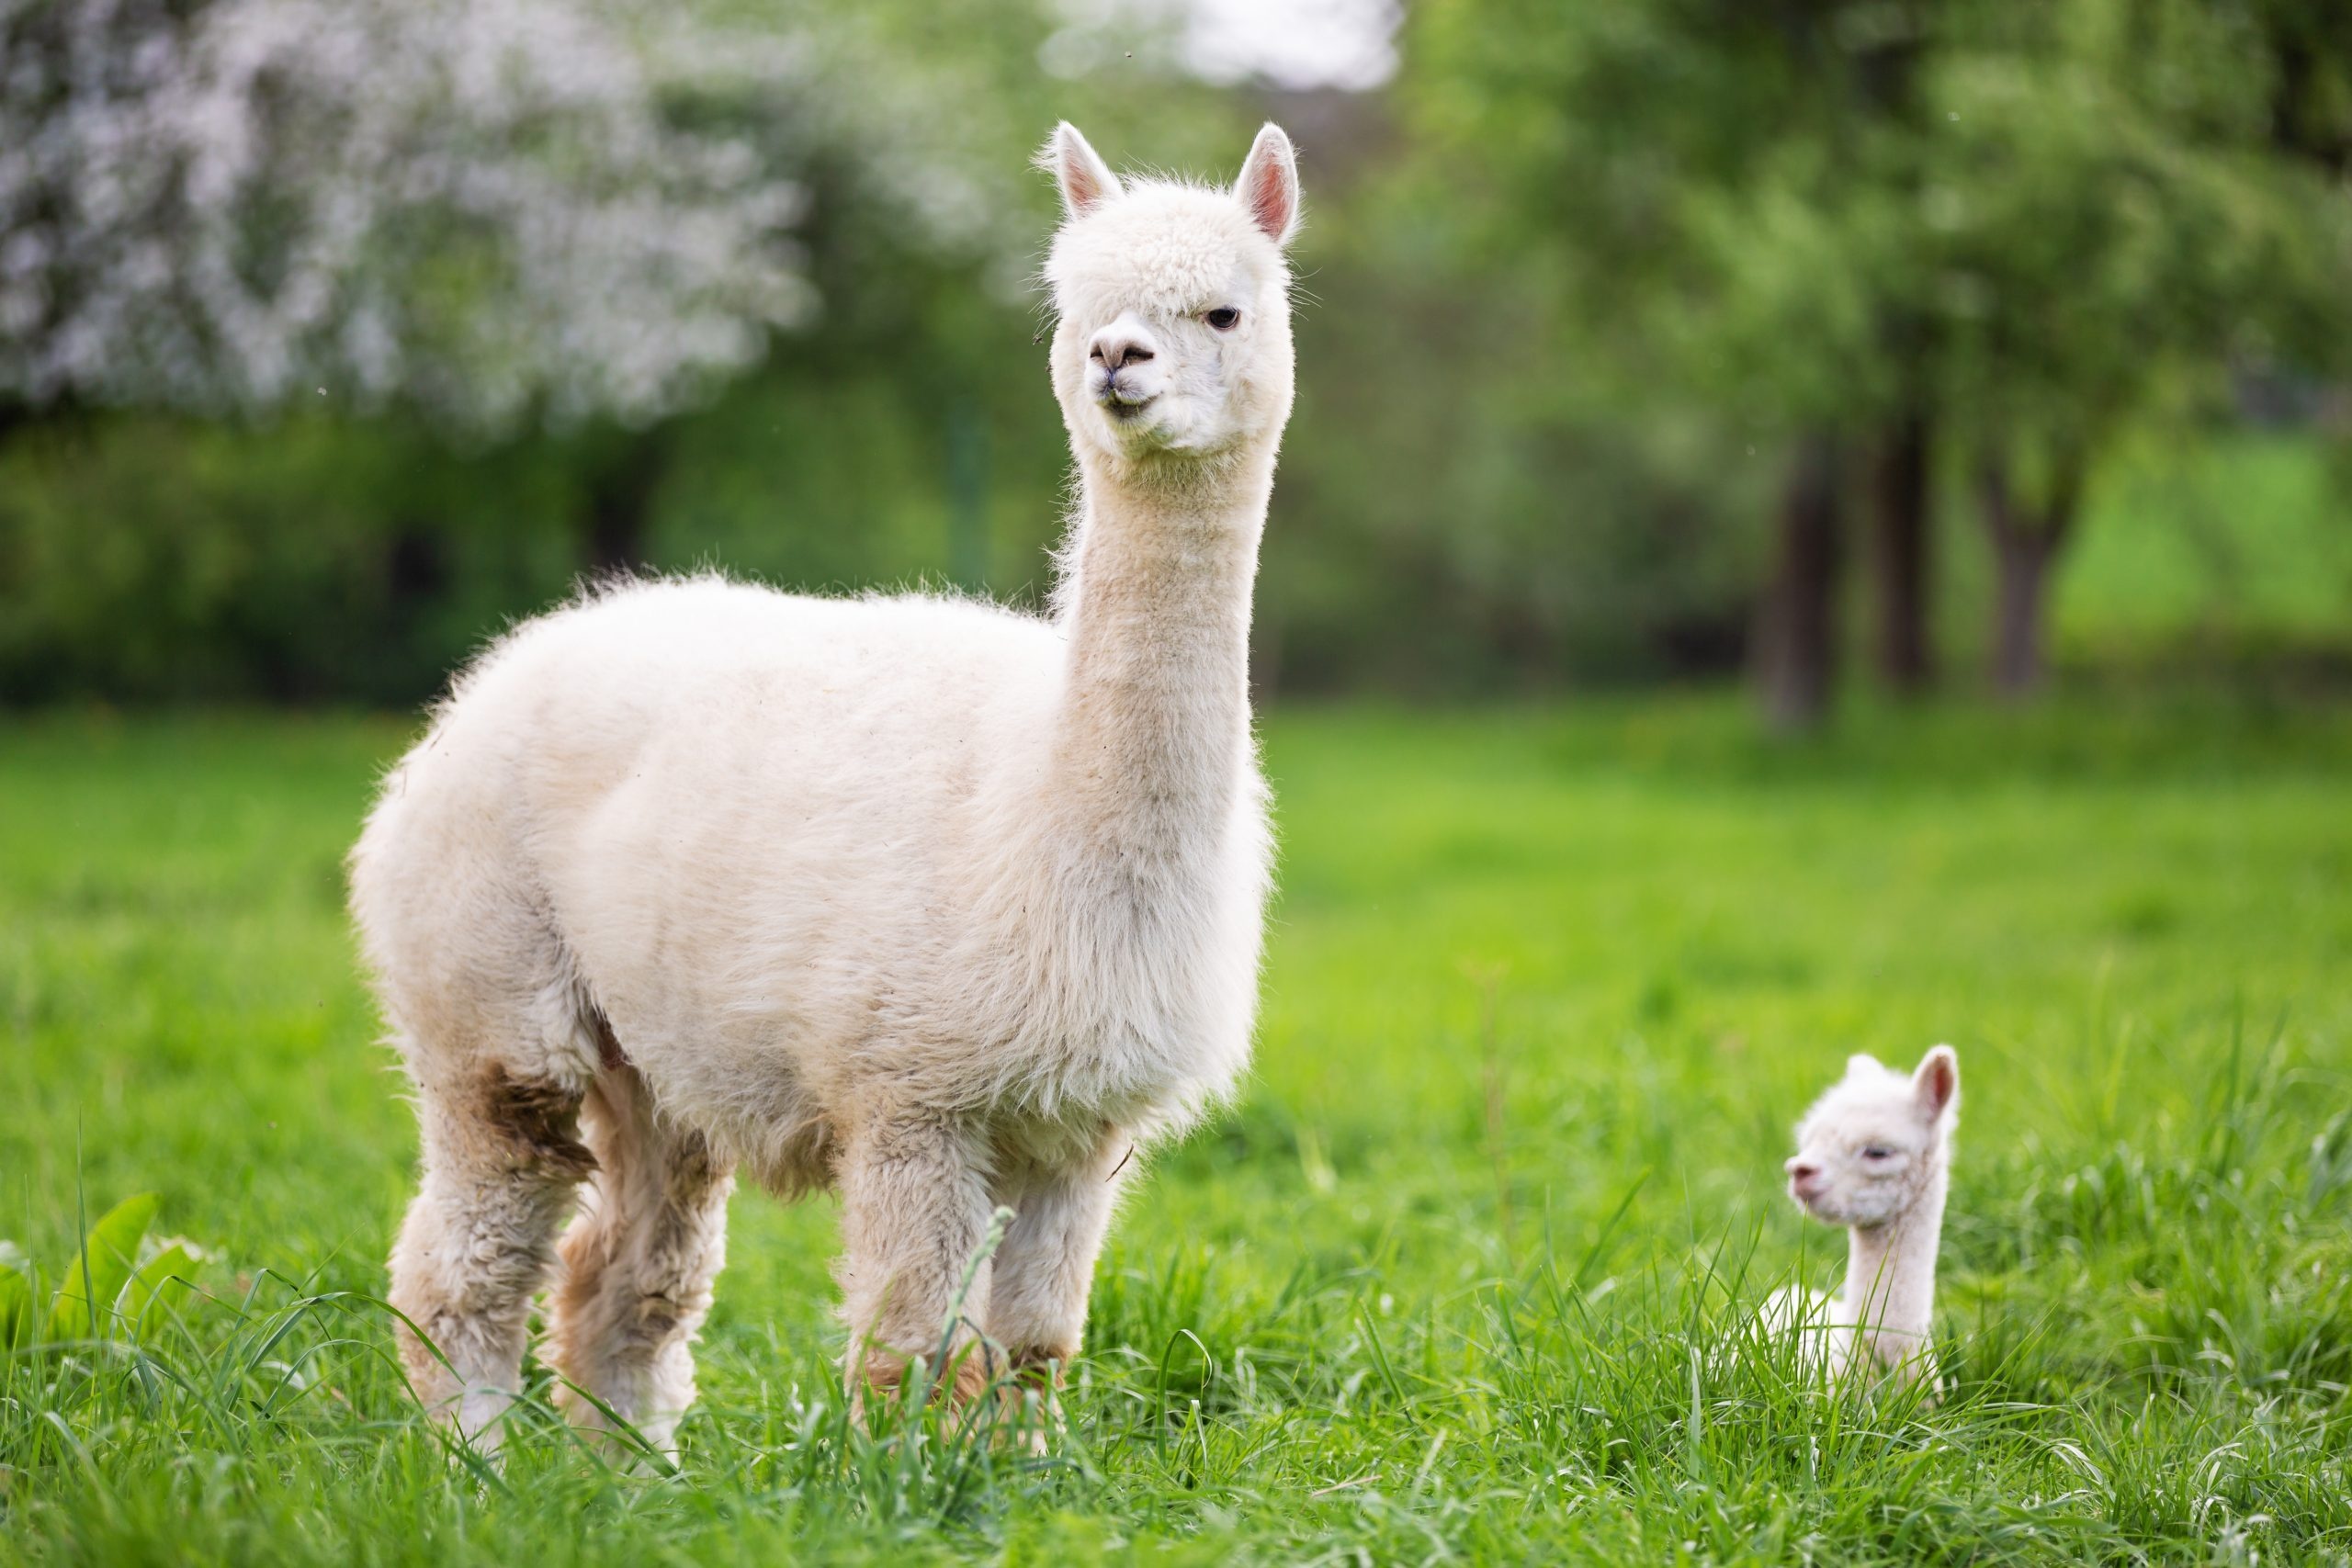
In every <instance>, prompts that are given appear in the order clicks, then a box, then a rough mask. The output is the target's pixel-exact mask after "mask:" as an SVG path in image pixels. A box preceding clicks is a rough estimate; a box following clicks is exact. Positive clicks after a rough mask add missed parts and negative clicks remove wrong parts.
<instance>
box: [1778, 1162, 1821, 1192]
mask: <svg viewBox="0 0 2352 1568" xmlns="http://www.w3.org/2000/svg"><path fill="white" fill-rule="evenodd" d="M1781 1169H1783V1170H1785V1171H1787V1172H1788V1173H1789V1181H1790V1183H1791V1185H1792V1186H1795V1187H1799V1188H1804V1187H1810V1186H1812V1185H1813V1183H1814V1182H1815V1181H1817V1180H1819V1179H1820V1178H1821V1168H1820V1167H1819V1166H1817V1165H1815V1164H1813V1163H1812V1162H1811V1161H1809V1160H1807V1159H1805V1158H1804V1156H1801V1155H1800V1156H1792V1158H1791V1159H1790V1160H1789V1162H1788V1163H1787V1164H1786V1165H1784V1166H1782V1167H1781Z"/></svg>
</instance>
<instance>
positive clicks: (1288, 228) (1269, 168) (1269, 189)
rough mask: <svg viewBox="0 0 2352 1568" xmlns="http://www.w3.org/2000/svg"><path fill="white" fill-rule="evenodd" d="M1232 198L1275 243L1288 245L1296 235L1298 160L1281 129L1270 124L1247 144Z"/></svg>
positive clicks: (1234, 183)
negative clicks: (1248, 145) (1247, 150)
mask: <svg viewBox="0 0 2352 1568" xmlns="http://www.w3.org/2000/svg"><path fill="white" fill-rule="evenodd" d="M1233 196H1234V199H1235V200H1237V201H1238V202H1240V203H1241V205H1242V206H1244V207H1246V208H1248V209H1250V217H1251V218H1252V219H1253V220H1256V222H1257V225H1258V227H1259V228H1261V229H1262V230H1264V231H1265V232H1266V237H1267V238H1268V239H1270V240H1272V241H1273V243H1276V244H1278V245H1287V244H1289V243H1290V237H1291V236H1292V235H1293V234H1295V233H1297V232H1298V157H1297V155H1296V154H1295V153H1294V152H1292V151H1291V146H1290V138H1289V137H1287V136H1285V135H1283V128H1282V127H1281V126H1279V125H1276V124H1274V123H1273V122H1272V121H1271V120H1269V121H1268V122H1267V123H1266V126H1265V129H1263V130H1261V131H1259V132H1258V140H1257V141H1253V142H1251V143H1250V156H1249V157H1248V158H1247V159H1246V160H1244V161H1243V163H1242V164H1241V177H1240V178H1239V179H1238V180H1235V181H1234V182H1233Z"/></svg>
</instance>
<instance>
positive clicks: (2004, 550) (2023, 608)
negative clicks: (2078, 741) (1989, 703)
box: [1977, 457, 2082, 701]
mask: <svg viewBox="0 0 2352 1568" xmlns="http://www.w3.org/2000/svg"><path fill="white" fill-rule="evenodd" d="M1977 488H1978V491H1979V493H1980V494H1981V496H1982V498H1983V503H1984V504H1983V511H1984V515H1985V532H1986V533H1987V534H1989V535H1990V536H1991V537H1992V544H1993V568H1994V594H1993V689H1994V690H1995V691H1996V692H1998V693H1999V694H2001V695H2002V696H2004V697H2007V698H2008V699H2010V700H2012V701H2022V700H2023V699H2025V698H2027V697H2030V696H2032V695H2033V694H2035V693H2037V692H2039V691H2041V687H2042V685H2043V683H2044V682H2046V681H2047V680H2048V679H2049V661H2048V657H2047V654H2046V652H2045V650H2044V644H2045V639H2046V635H2047V634H2046V627H2047V626H2048V622H2049V598H2050V592H2049V590H2050V567H2051V563H2052V561H2054V560H2055V559H2056V558H2057V557H2058V552H2059V549H2060V548H2061V547H2063V546H2064V543H2065V541H2066V535H2067V532H2068V531H2069V530H2070V529H2071V528H2072V527H2073V525H2074V521H2075V511H2076V510H2077V508H2078V505H2079V503H2080V500H2081V493H2082V465H2081V461H2080V459H2079V458H2075V457H2070V458H2069V459H2068V460H2067V461H2066V463H2065V464H2064V465H2063V466H2062V467H2061V468H2060V470H2059V475H2058V479H2057V482H2056V483H2055V484H2054V485H2053V486H2052V490H2051V494H2050V498H2049V500H2048V502H2046V503H2044V504H2042V505H2041V506H2038V507H2037V506H2035V505H2033V504H2032V503H2030V502H2027V501H2026V500H2024V499H2023V498H2022V497H2021V496H2019V495H2018V491H2017V487H2016V485H2015V484H2014V482H2013V481H2012V479H2011V478H2010V474H2009V469H2008V466H2007V463H2006V462H2004V461H2003V460H2001V459H1999V458H1997V457H1995V458H1987V459H1986V460H1985V463H1984V465H1983V467H1982V468H1980V470H1979V472H1978V476H1977Z"/></svg>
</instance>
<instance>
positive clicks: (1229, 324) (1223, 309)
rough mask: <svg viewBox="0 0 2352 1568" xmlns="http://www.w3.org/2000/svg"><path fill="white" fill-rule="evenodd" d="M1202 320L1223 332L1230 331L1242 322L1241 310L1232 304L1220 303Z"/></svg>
mask: <svg viewBox="0 0 2352 1568" xmlns="http://www.w3.org/2000/svg"><path fill="white" fill-rule="evenodd" d="M1201 320H1203V321H1206V322H1207V323H1208V324H1209V325H1211V326H1213V327H1215V328H1216V330H1217V331H1219V332H1221V333H1229V332H1231V331H1232V330H1233V329H1234V328H1236V327H1238V326H1239V325H1240V324H1241V312H1240V311H1238V310H1235V309H1234V308H1233V307H1232V306H1230V305H1219V306H1218V307H1217V308H1216V310H1211V311H1210V312H1209V313H1208V314H1207V315H1205V316H1203V317H1202V318H1201Z"/></svg>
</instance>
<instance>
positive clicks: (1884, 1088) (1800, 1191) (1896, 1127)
mask: <svg viewBox="0 0 2352 1568" xmlns="http://www.w3.org/2000/svg"><path fill="white" fill-rule="evenodd" d="M1959 1111H1960V1056H1959V1054H1958V1053H1957V1052H1955V1051H1953V1049H1952V1048H1951V1046H1949V1045H1939V1046H1937V1047H1936V1048H1935V1049H1934V1050H1932V1051H1930V1052H1928V1055H1926V1056H1925V1057H1924V1058H1923V1059H1922V1060H1921V1061H1920V1063H1919V1066H1918V1069H1917V1071H1916V1072H1913V1073H1911V1074H1910V1075H1909V1076H1907V1077H1906V1076H1905V1075H1904V1074H1903V1073H1902V1072H1900V1071H1898V1070H1896V1069H1894V1068H1892V1067H1888V1066H1883V1065H1881V1064H1880V1063H1879V1062H1878V1061H1877V1060H1876V1059H1875V1058H1873V1057H1871V1056H1855V1057H1853V1058H1851V1059H1850V1060H1849V1061H1848V1062H1847V1064H1846V1076H1845V1077H1843V1078H1842V1079H1840V1080H1839V1081H1838V1083H1837V1084H1836V1085H1835V1086H1834V1087H1833V1088H1831V1089H1830V1090H1829V1092H1828V1093H1826V1094H1825V1095H1823V1096H1822V1097H1821V1098H1820V1099H1819V1100H1815V1102H1814V1106H1813V1109H1812V1110H1810V1111H1806V1112H1805V1117H1804V1122H1802V1123H1800V1124H1799V1126H1798V1128H1797V1152H1796V1154H1795V1156H1793V1157H1792V1158H1791V1159H1790V1160H1789V1162H1788V1164H1787V1167H1786V1169H1787V1171H1788V1176H1789V1196H1790V1197H1792V1198H1793V1199H1795V1200H1796V1201H1797V1204H1798V1206H1799V1207H1801V1208H1802V1209H1804V1212H1805V1213H1808V1214H1811V1215H1812V1216H1813V1217H1814V1218H1815V1219H1816V1220H1821V1221H1823V1222H1825V1223H1826V1224H1833V1225H1844V1226H1846V1227H1847V1238H1848V1239H1847V1256H1846V1284H1845V1288H1844V1289H1843V1290H1842V1291H1840V1292H1838V1295H1836V1296H1835V1297H1830V1296H1824V1295H1821V1294H1820V1293H1818V1292H1813V1291H1806V1290H1802V1289H1798V1288H1794V1287H1792V1288H1791V1289H1788V1290H1784V1291H1781V1292H1779V1293H1778V1294H1776V1295H1774V1296H1773V1297H1772V1299H1771V1300H1770V1302H1768V1303H1766V1304H1765V1308H1764V1321H1765V1325H1766V1326H1767V1327H1768V1329H1770V1330H1771V1331H1772V1332H1775V1333H1787V1332H1792V1331H1794V1332H1796V1333H1798V1334H1799V1335H1800V1336H1801V1348H1802V1349H1803V1352H1804V1357H1805V1359H1806V1361H1807V1362H1808V1363H1809V1364H1811V1365H1815V1366H1821V1365H1826V1366H1827V1367H1828V1369H1829V1370H1830V1372H1831V1375H1832V1376H1834V1377H1835V1378H1837V1379H1838V1381H1839V1382H1847V1381H1849V1380H1852V1379H1856V1378H1860V1380H1861V1381H1863V1382H1868V1383H1875V1382H1877V1381H1878V1380H1879V1379H1880V1378H1881V1377H1883V1376H1885V1375H1886V1374H1888V1373H1889V1372H1893V1373H1894V1375H1895V1376H1896V1377H1897V1378H1899V1379H1900V1380H1902V1381H1903V1382H1905V1383H1906V1384H1907V1383H1910V1382H1917V1381H1924V1382H1926V1383H1927V1385H1928V1390H1929V1393H1930V1395H1931V1396H1932V1393H1933V1391H1934V1390H1935V1388H1936V1386H1937V1385H1936V1359H1935V1351H1934V1348H1932V1346H1931V1345H1930V1344H1929V1342H1928V1333H1929V1328H1930V1325H1931V1324H1930V1320H1931V1318H1932V1316H1933V1314H1934V1311H1935V1304H1936V1245H1937V1242H1938V1240H1939V1238H1940V1237H1941V1235H1942V1234H1943V1224H1944V1189H1945V1186H1946V1184H1947V1182H1948V1181H1949V1179H1950V1178H1951V1135H1952V1129H1953V1126H1954V1125H1955V1124H1956V1123H1957V1122H1958V1121H1959Z"/></svg>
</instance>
